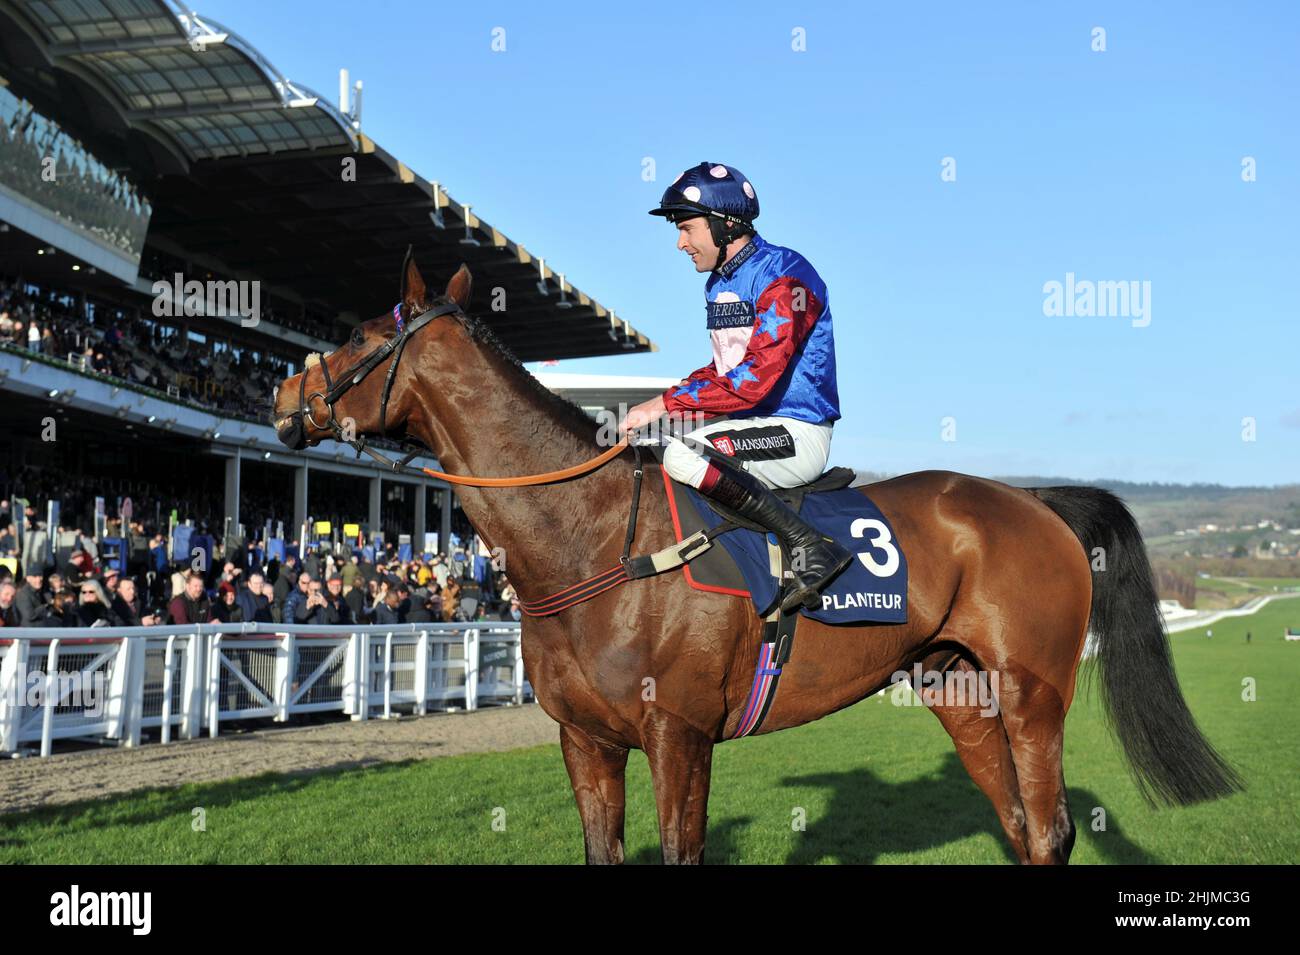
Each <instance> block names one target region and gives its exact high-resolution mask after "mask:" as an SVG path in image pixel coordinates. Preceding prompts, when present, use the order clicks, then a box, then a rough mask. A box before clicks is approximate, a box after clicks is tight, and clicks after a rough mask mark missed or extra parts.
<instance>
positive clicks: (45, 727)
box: [41, 637, 120, 756]
mask: <svg viewBox="0 0 1300 955" xmlns="http://www.w3.org/2000/svg"><path fill="white" fill-rule="evenodd" d="M119 652H120V651H119ZM58 671H59V638H58V637H55V638H54V639H53V640H51V641H50V646H49V649H47V650H46V651H45V693H44V695H43V696H42V698H41V711H42V712H41V756H49V755H50V750H51V749H52V746H53V740H52V739H51V737H50V732H51V731H52V730H53V729H54V710H55V708H56V707H57V706H58V705H59V677H58Z"/></svg>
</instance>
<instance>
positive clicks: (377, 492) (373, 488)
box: [370, 477, 388, 544]
mask: <svg viewBox="0 0 1300 955" xmlns="http://www.w3.org/2000/svg"><path fill="white" fill-rule="evenodd" d="M383 493H384V479H383V478H381V477H372V478H371V479H370V533H372V534H373V533H375V532H376V531H378V530H381V528H380V526H379V504H380V502H381V501H382V500H383ZM384 543H385V544H387V543H388V541H384Z"/></svg>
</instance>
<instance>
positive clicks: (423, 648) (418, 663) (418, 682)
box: [415, 630, 429, 716]
mask: <svg viewBox="0 0 1300 955" xmlns="http://www.w3.org/2000/svg"><path fill="white" fill-rule="evenodd" d="M428 699H429V631H428V630H421V631H420V639H419V641H417V642H416V644H415V714H416V715H417V716H424V714H425V713H427V712H428V706H427V705H426V704H427V702H428Z"/></svg>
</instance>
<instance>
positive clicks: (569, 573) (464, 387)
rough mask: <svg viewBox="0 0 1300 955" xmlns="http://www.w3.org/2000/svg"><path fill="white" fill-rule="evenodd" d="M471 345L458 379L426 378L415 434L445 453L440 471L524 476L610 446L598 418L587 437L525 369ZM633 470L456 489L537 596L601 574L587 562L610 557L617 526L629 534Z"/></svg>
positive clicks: (513, 573)
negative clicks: (607, 548) (601, 438)
mask: <svg viewBox="0 0 1300 955" xmlns="http://www.w3.org/2000/svg"><path fill="white" fill-rule="evenodd" d="M473 351H474V353H475V355H474V358H473V360H471V361H470V362H469V364H468V366H461V367H458V368H457V370H456V372H455V374H454V376H453V375H449V374H436V373H435V374H432V375H419V376H418V378H419V380H420V382H421V383H422V384H421V386H420V387H419V391H418V397H419V400H420V403H421V405H422V411H421V412H420V413H419V415H418V419H419V420H417V421H416V422H415V423H414V428H413V430H415V431H416V433H417V434H418V435H419V437H420V438H421V439H422V440H424V442H425V443H426V444H427V445H428V446H429V447H431V448H433V450H434V451H435V452H436V453H437V455H438V462H439V465H440V466H441V468H442V470H444V471H446V472H447V473H448V474H455V475H465V476H473V477H516V476H520V475H528V474H538V473H542V472H547V471H558V470H561V469H563V468H568V467H572V466H573V465H575V464H581V463H583V462H584V461H587V460H589V459H591V458H593V457H595V456H596V455H598V454H599V453H600V452H601V451H603V450H605V449H604V448H602V447H600V446H599V445H598V444H597V441H596V434H597V427H598V426H597V424H596V422H595V421H592V422H591V425H590V431H589V432H587V433H585V434H584V433H582V430H583V429H582V426H581V423H578V424H576V425H575V423H574V422H573V421H571V420H569V419H568V418H567V417H566V416H565V412H564V409H562V408H558V407H556V406H555V405H554V404H553V403H551V402H549V401H548V400H547V399H546V397H545V396H543V395H539V394H538V393H537V392H536V390H535V387H534V386H533V385H532V383H531V382H530V381H529V380H528V379H527V377H526V376H527V373H526V372H524V371H522V370H520V369H517V368H513V367H511V366H509V365H508V364H507V363H506V362H505V361H504V360H503V359H502V358H501V357H500V356H497V355H493V354H491V353H488V352H487V351H486V349H484V348H476V349H474V350H473ZM433 382H437V383H438V384H437V385H436V386H435V385H432V384H431V383H433ZM425 383H430V384H425ZM626 471H627V468H626V467H625V466H623V465H622V464H621V463H620V462H618V461H614V462H610V463H609V464H606V465H604V466H603V467H601V468H599V469H598V470H596V471H594V472H592V473H590V474H588V475H584V476H582V477H579V478H574V479H570V480H568V481H561V482H557V483H552V484H541V485H535V486H527V487H510V488H478V487H471V486H465V485H456V486H455V487H454V489H455V492H456V495H457V496H458V497H459V499H460V503H461V507H462V509H463V510H464V511H465V514H466V516H467V517H469V519H470V521H471V522H472V523H473V524H474V527H475V529H476V530H477V531H478V533H479V534H480V536H482V537H483V539H484V540H485V541H486V542H487V544H488V546H489V547H490V548H492V549H493V550H494V551H498V552H499V553H500V555H501V557H502V559H503V561H504V564H505V572H506V574H507V576H509V577H510V579H511V582H512V583H514V584H515V586H516V588H517V589H519V590H520V593H521V596H524V597H525V599H536V598H537V597H538V596H542V595H544V594H545V593H549V592H550V591H551V590H555V589H559V588H562V587H565V586H568V585H569V584H570V583H573V582H575V581H576V580H578V579H580V578H581V577H583V576H586V575H587V574H589V573H592V572H594V571H593V570H590V569H589V566H594V564H595V563H599V562H600V560H601V559H604V558H603V556H602V555H600V554H598V553H597V551H599V550H600V549H601V545H602V544H604V543H606V540H605V539H606V537H608V536H610V533H611V531H612V530H613V528H614V525H615V524H618V525H619V529H620V534H621V527H622V524H621V522H622V521H623V520H625V519H626V513H627V507H626V506H624V505H628V506H630V499H628V498H627V495H628V494H629V493H630V489H631V484H630V481H631V479H630V477H628V476H627V475H626V474H625V473H624V472H626ZM620 479H623V480H625V482H626V483H619V481H620ZM616 488H621V489H622V493H621V494H620V492H619V491H618V490H616ZM614 502H618V503H616V504H615V506H613V507H611V503H614ZM620 514H621V515H622V516H621V517H619V516H618V515H620ZM605 563H606V564H607V563H608V560H605ZM598 569H602V570H603V569H606V568H605V567H604V566H601V567H600V568H598Z"/></svg>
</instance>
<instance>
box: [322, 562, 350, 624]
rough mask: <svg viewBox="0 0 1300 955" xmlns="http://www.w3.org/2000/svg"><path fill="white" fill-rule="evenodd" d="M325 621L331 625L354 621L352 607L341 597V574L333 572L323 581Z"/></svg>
mask: <svg viewBox="0 0 1300 955" xmlns="http://www.w3.org/2000/svg"><path fill="white" fill-rule="evenodd" d="M325 623H326V624H329V625H331V626H338V625H348V624H354V623H356V617H355V616H354V615H353V613H352V607H351V606H350V605H349V604H348V602H347V600H345V599H344V597H343V577H342V575H341V574H334V575H333V576H331V577H330V579H329V580H327V581H325Z"/></svg>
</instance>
